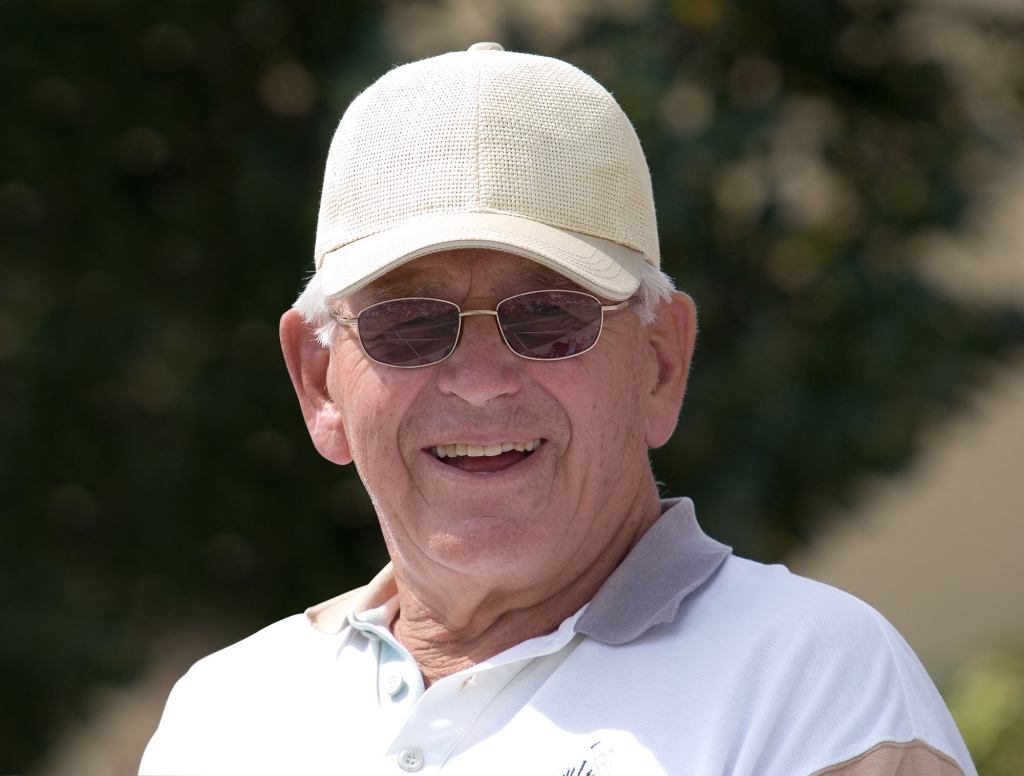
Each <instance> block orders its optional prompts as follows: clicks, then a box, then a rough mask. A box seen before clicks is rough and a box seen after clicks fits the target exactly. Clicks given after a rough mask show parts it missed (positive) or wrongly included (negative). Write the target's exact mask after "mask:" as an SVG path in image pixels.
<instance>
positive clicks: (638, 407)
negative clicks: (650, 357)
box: [560, 344, 647, 461]
mask: <svg viewBox="0 0 1024 776" xmlns="http://www.w3.org/2000/svg"><path fill="white" fill-rule="evenodd" d="M632 347H633V346H632V344H631V346H630V348H632ZM637 347H639V346H638V345H637ZM635 352H636V351H635V350H631V349H616V350H615V351H613V352H611V353H609V354H608V355H607V356H605V357H604V358H603V359H602V360H603V363H602V364H600V367H599V368H594V369H582V368H581V369H579V370H578V371H577V372H576V373H574V374H569V375H567V379H566V381H565V382H564V383H563V386H562V390H561V392H560V393H561V396H562V405H563V406H564V407H566V408H567V409H568V411H569V415H570V417H571V419H572V426H573V436H574V442H576V443H578V444H579V445H580V446H581V447H583V448H585V449H584V452H585V454H586V455H587V456H592V457H594V458H595V459H596V458H600V459H605V460H606V459H608V458H614V459H617V460H619V461H623V456H624V455H625V454H626V453H628V452H635V450H638V449H639V450H642V451H643V456H642V457H643V458H644V460H645V461H646V450H647V448H646V445H645V443H644V438H645V434H644V417H643V412H644V404H643V395H642V371H641V370H642V364H641V363H640V362H641V359H640V358H637V357H635V355H634V354H635ZM594 355H597V354H596V353H595V354H594ZM580 366H581V367H582V366H584V365H583V364H582V363H581V365H580ZM592 366H597V365H592Z"/></svg>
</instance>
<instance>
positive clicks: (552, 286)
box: [142, 43, 974, 776]
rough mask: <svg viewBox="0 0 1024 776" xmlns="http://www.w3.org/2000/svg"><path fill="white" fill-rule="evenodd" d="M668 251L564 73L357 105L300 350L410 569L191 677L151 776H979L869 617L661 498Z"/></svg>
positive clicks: (932, 695) (444, 66) (605, 105)
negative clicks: (654, 459)
mask: <svg viewBox="0 0 1024 776" xmlns="http://www.w3.org/2000/svg"><path fill="white" fill-rule="evenodd" d="M658 266H659V252H658V238H657V232H656V226H655V217H654V203H653V198H652V194H651V185H650V176H649V174H648V171H647V166H646V162H645V161H644V156H643V153H642V151H641V149H640V145H639V142H638V140H637V138H636V135H635V133H634V131H633V129H632V127H631V125H630V123H629V121H628V119H627V118H626V116H625V115H624V114H623V112H622V110H621V109H620V108H619V106H618V105H617V104H616V102H615V101H614V99H613V98H612V97H611V96H610V95H609V94H608V92H606V91H605V90H604V89H603V88H602V87H600V86H599V85H598V84H597V83H595V82H594V81H593V80H592V79H590V78H589V77H588V76H586V75H584V74H583V73H581V72H580V71H579V70H577V69H576V68H574V67H572V66H571V65H568V64H566V63H565V62H561V61H559V60H554V59H549V58H546V57H538V56H531V55H526V54H517V53H511V52H505V51H503V50H502V48H501V46H499V45H497V44H493V43H482V44H476V45H474V46H472V47H470V49H469V50H468V51H463V52H453V53H450V54H446V55H443V56H439V57H435V58H432V59H427V60H423V61H420V62H416V63H413V64H409V65H406V66H403V67H399V68H396V69H395V70H393V71H391V72H390V73H388V74H387V75H385V76H384V77H383V78H381V79H380V80H379V81H377V83H375V84H374V85H373V86H371V87H370V88H369V89H367V90H366V91H365V92H364V93H363V94H361V95H360V96H359V97H358V98H356V100H355V101H354V102H353V103H352V105H351V106H350V107H349V109H348V110H347V111H346V113H345V115H344V117H343V118H342V120H341V124H340V126H339V128H338V131H337V134H336V135H335V138H334V142H333V144H332V147H331V151H330V154H329V157H328V161H327V173H326V177H325V181H324V189H323V199H322V203H321V210H320V222H319V227H318V233H317V242H316V267H317V271H316V274H315V275H314V276H313V278H312V279H311V281H310V282H309V284H308V286H307V288H306V290H305V291H304V292H303V294H302V296H301V297H300V298H299V300H298V302H297V303H296V305H295V308H296V309H294V310H291V311H289V312H288V313H286V314H285V315H284V317H283V318H282V321H281V343H282V346H283V350H284V356H285V360H286V362H287V365H288V371H289V373H290V375H291V378H292V381H293V383H294V386H295V391H296V394H297V395H298V399H299V404H300V405H301V408H302V414H303V417H304V419H305V421H306V425H307V426H308V428H309V433H310V436H311V437H312V440H313V443H314V444H315V445H316V448H317V450H319V451H320V453H321V454H322V455H323V456H324V457H326V458H327V459H329V460H330V461H333V462H335V463H337V464H340V465H344V464H348V463H355V465H356V467H357V469H358V472H359V476H360V477H361V479H362V481H363V483H364V484H365V486H366V489H367V491H368V492H369V494H370V496H371V498H372V500H373V504H374V507H375V509H376V511H377V514H378V516H379V518H380V524H381V529H382V531H383V535H384V540H385V542H386V544H387V548H388V551H389V553H390V556H391V560H392V563H391V564H389V565H388V566H387V567H386V568H385V569H384V570H383V571H382V572H381V573H380V574H379V575H378V576H377V577H376V578H375V579H374V580H373V581H372V582H370V584H369V585H367V586H366V587H364V588H361V589H359V590H355V591H352V592H350V593H346V594H344V595H341V596H339V597H338V598H335V599H333V600H330V601H327V602H326V603H323V604H320V605H318V606H314V607H312V608H310V609H309V610H307V611H306V612H305V614H303V615H296V616H294V617H291V618H289V619H286V620H283V621H282V622H279V623H277V624H275V625H272V626H270V627H269V628H266V629H265V630H263V631H261V632H260V633H257V634H256V635H254V636H252V637H250V638H249V639H246V640H245V641H242V642H241V643H239V644H236V645H234V646H232V647H229V648H228V649H225V650H223V651H221V652H219V653H217V654H215V655H212V656H210V657H208V658H206V659H205V660H202V661H200V662H199V663H198V664H196V665H195V666H194V667H193V668H192V669H191V670H190V671H189V672H188V674H187V675H186V676H185V677H183V678H182V679H181V680H180V681H179V683H178V684H177V686H176V687H175V689H174V691H173V692H172V694H171V697H170V699H169V700H168V703H167V708H166V711H165V713H164V716H163V719H162V721H161V723H160V727H159V729H158V730H157V732H156V734H155V735H154V737H153V739H152V741H151V742H150V745H149V747H148V749H147V751H146V755H145V758H144V760H143V767H142V770H143V772H144V773H190V774H191V773H246V774H251V773H262V772H268V773H269V772H274V773H337V774H388V773H393V774H402V773H412V772H422V773H434V772H444V773H450V774H473V775H474V776H475V775H476V774H484V773H487V774H537V776H561V775H562V774H573V775H574V776H585V775H587V774H589V775H592V776H599V774H626V775H628V776H640V775H642V774H701V775H706V776H710V775H711V774H737V775H739V774H744V775H747V774H749V775H750V776H768V775H771V774H776V775H778V776H799V775H802V774H808V775H809V774H814V773H829V774H842V775H843V776H868V775H869V774H872V775H873V774H882V773H884V774H890V775H891V776H897V775H903V776H909V775H910V774H914V775H915V776H920V775H921V774H935V775H936V776H940V775H941V776H953V775H954V774H973V773H974V769H973V767H972V765H971V761H970V758H969V756H968V754H967V752H966V750H965V749H964V746H963V743H962V741H961V739H960V737H959V735H958V733H957V731H956V728H955V727H954V725H953V722H952V720H951V719H950V717H949V714H948V712H947V711H946V709H945V707H944V705H943V703H942V701H941V699H940V698H939V696H938V694H937V693H936V691H935V688H934V687H933V685H932V683H931V681H930V680H929V678H928V676H927V675H926V673H925V672H924V670H923V669H922V667H921V665H920V664H919V663H918V661H917V659H916V658H915V657H914V655H913V653H912V652H911V651H910V649H909V648H908V646H907V645H906V644H905V643H904V641H903V640H902V639H901V638H900V637H899V635H898V634H897V633H896V632H895V631H894V630H893V629H892V627H891V626H890V625H889V624H888V623H887V622H885V620H883V619H882V618H881V617H880V616H879V615H878V614H877V613H876V612H874V611H873V610H872V609H870V608H869V607H868V606H866V605H865V604H862V603H861V602H859V601H857V600H855V599H853V598H850V597H849V596H847V595H845V594H843V593H840V592H839V591H836V590H833V589H831V588H828V587H825V586H822V585H819V584H816V583H813V582H810V581H808V580H805V579H801V578H799V577H796V576H794V575H792V574H790V573H789V572H788V571H787V570H786V569H784V568H782V567H780V566H763V565H760V564H758V563H755V562H752V561H747V560H742V559H739V558H736V557H734V556H732V555H731V554H730V551H729V548H728V547H725V546H723V545H721V544H719V543H717V542H715V541H714V540H712V539H710V538H708V537H707V536H705V535H704V534H703V533H702V532H701V530H700V528H699V527H698V525H697V523H696V520H695V518H694V512H693V505H692V503H691V502H690V501H689V500H687V499H670V500H667V501H662V500H659V497H658V490H657V486H656V483H655V479H654V476H653V474H652V472H651V468H650V464H649V461H648V456H647V452H648V450H649V449H650V448H655V447H658V446H660V445H662V444H664V443H665V442H666V440H668V438H669V436H670V435H671V434H672V432H673V430H674V429H675V426H676V418H677V415H678V413H679V409H680V406H681V404H682V400H683V393H684V390H685V387H686V378H687V371H688V368H689V365H690V356H691V354H692V352H693V346H694V337H695V333H696V318H695V313H694V305H693V302H692V301H691V300H690V298H689V297H687V296H686V295H685V294H682V293H678V292H675V291H674V290H673V289H672V285H671V282H670V281H669V280H668V278H667V277H666V276H664V275H663V274H662V273H661V272H660V270H659V269H658Z"/></svg>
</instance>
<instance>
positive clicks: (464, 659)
mask: <svg viewBox="0 0 1024 776" xmlns="http://www.w3.org/2000/svg"><path fill="white" fill-rule="evenodd" d="M645 490H647V489H645ZM637 496H638V497H637V498H636V499H635V500H634V501H633V502H632V503H631V508H630V509H629V514H628V515H627V516H626V517H625V519H623V520H622V521H621V523H620V525H621V530H619V531H617V532H616V533H615V534H614V536H613V538H612V541H611V542H610V543H608V544H607V545H606V546H605V547H604V548H602V549H601V550H600V552H599V553H598V554H597V556H596V557H593V558H591V559H590V561H589V563H587V564H586V565H584V566H582V567H581V568H578V569H575V570H572V571H571V572H570V573H568V574H567V575H565V576H564V578H561V579H558V580H556V583H555V584H554V585H552V584H551V582H550V580H546V581H545V582H544V583H543V584H542V585H539V586H538V589H533V590H513V591H510V590H505V589H500V588H490V589H489V588H488V587H487V586H486V585H481V584H479V581H478V580H473V581H465V580H464V581H462V583H461V584H458V585H457V587H455V588H454V589H448V590H418V589H415V587H414V586H410V585H408V584H403V582H406V581H407V580H404V579H403V574H402V573H401V571H400V570H399V569H398V568H396V578H397V581H398V589H399V593H398V595H399V604H400V609H399V614H398V616H397V618H396V620H395V622H394V623H393V625H392V628H393V631H394V634H395V637H396V638H397V639H398V641H399V642H400V643H401V644H402V645H403V646H405V648H406V649H408V650H409V652H410V653H411V654H412V656H413V657H414V658H415V659H416V662H417V663H418V664H419V666H420V670H421V671H422V672H423V679H424V682H425V684H427V685H429V684H431V683H433V682H435V681H437V680H439V679H442V678H443V677H445V676H448V675H450V674H453V673H456V672H457V671H461V670H464V669H466V668H470V667H472V666H474V665H476V664H477V663H480V662H482V661H484V660H487V659H489V658H491V657H493V656H494V655H497V654H498V653H500V652H503V651H505V650H506V649H508V648H510V647H512V646H514V645H516V644H519V643H521V642H523V641H526V640H527V639H531V638H534V637H536V636H542V635H544V634H546V633H550V632H552V631H554V630H556V629H557V628H558V626H559V625H560V624H561V623H562V621H563V620H565V619H566V618H567V617H569V616H571V615H572V614H574V613H575V612H577V611H578V610H579V609H580V607H582V606H583V605H584V604H586V603H587V602H588V601H590V600H591V599H592V598H593V597H594V595H595V594H596V593H597V591H598V590H599V589H600V588H601V586H602V585H603V584H604V582H605V580H607V579H608V577H609V576H610V575H611V573H612V572H613V571H614V570H615V568H616V567H617V566H618V565H619V563H621V562H622V559H623V558H624V557H625V556H626V554H627V553H628V552H629V550H630V549H632V547H633V546H634V545H635V544H636V543H637V542H638V541H639V540H640V538H641V537H642V536H643V535H644V533H645V532H646V531H647V529H648V528H649V527H650V526H651V525H652V524H653V523H654V521H655V520H657V519H658V517H659V516H660V514H661V506H660V502H659V500H658V494H657V491H656V489H655V488H654V487H653V482H652V483H651V487H650V489H649V492H648V493H646V494H645V495H642V494H637Z"/></svg>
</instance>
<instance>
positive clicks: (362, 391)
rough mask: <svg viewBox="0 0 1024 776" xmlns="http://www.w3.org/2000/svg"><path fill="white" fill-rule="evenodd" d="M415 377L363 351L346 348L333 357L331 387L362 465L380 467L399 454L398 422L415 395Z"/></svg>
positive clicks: (356, 456)
mask: <svg viewBox="0 0 1024 776" xmlns="http://www.w3.org/2000/svg"><path fill="white" fill-rule="evenodd" d="M412 371H413V372H415V371H417V370H412ZM415 377H416V375H415V374H410V373H409V372H406V371H405V370H400V369H388V368H387V367H381V366H377V365H375V364H373V363H372V362H370V361H368V360H367V359H366V358H364V357H362V354H361V353H359V354H356V355H353V354H351V353H345V352H344V351H343V352H342V353H341V354H340V358H337V359H333V360H332V362H331V371H330V373H329V374H328V387H329V390H330V394H331V397H332V398H333V400H334V401H335V403H336V404H337V405H338V407H339V409H340V412H341V417H342V420H343V423H344V425H345V434H346V436H347V437H348V442H349V446H350V448H351V450H352V456H353V458H354V459H355V462H356V465H357V467H358V468H360V469H363V468H367V467H372V468H373V469H378V468H379V467H381V466H387V465H388V460H389V459H391V460H394V459H395V458H396V456H397V436H398V423H399V420H400V419H401V418H402V417H404V415H405V413H406V409H407V407H408V405H409V403H410V401H411V398H412V397H413V396H415V392H416V389H415V386H414V385H412V383H413V382H414V381H415Z"/></svg>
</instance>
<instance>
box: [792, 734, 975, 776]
mask: <svg viewBox="0 0 1024 776" xmlns="http://www.w3.org/2000/svg"><path fill="white" fill-rule="evenodd" d="M812 776H964V772H963V770H962V769H961V768H960V766H959V765H957V763H956V761H955V760H953V759H952V758H951V757H950V756H949V755H947V754H943V753H942V752H940V751H939V750H938V749H936V748H935V747H933V746H929V745H928V744H926V743H925V742H924V741H921V740H920V739H916V738H915V739H914V740H913V741H907V742H905V743H896V742H895V741H883V742H882V743H880V744H876V745H875V746H873V747H871V748H870V749H868V750H867V751H866V752H864V753H863V754H859V755H857V756H856V757H854V758H852V759H850V760H847V761H846V762H842V763H838V764H837V765H830V766H829V767H828V768H825V769H823V770H820V771H815V772H814V774H812Z"/></svg>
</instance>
